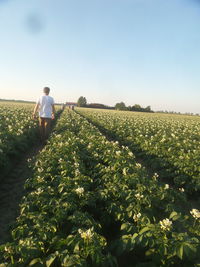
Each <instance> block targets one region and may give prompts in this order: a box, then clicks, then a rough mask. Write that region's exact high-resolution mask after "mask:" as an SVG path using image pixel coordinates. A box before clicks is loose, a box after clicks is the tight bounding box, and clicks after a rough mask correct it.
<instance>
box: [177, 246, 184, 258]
mask: <svg viewBox="0 0 200 267" xmlns="http://www.w3.org/2000/svg"><path fill="white" fill-rule="evenodd" d="M176 255H177V256H178V257H179V258H180V259H181V260H182V259H183V245H182V244H181V245H180V246H179V247H177V248H176Z"/></svg>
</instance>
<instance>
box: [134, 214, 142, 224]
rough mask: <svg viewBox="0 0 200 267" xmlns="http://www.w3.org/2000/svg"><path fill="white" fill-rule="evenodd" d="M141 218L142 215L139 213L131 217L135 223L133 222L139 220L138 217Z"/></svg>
mask: <svg viewBox="0 0 200 267" xmlns="http://www.w3.org/2000/svg"><path fill="white" fill-rule="evenodd" d="M141 216H142V214H141V213H140V212H139V213H138V214H134V215H133V220H134V221H135V222H137V221H138V220H139V219H140V217H141Z"/></svg>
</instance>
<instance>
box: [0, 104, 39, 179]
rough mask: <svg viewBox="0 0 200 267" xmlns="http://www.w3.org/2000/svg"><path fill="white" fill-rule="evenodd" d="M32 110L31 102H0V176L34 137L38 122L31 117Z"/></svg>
mask: <svg viewBox="0 0 200 267" xmlns="http://www.w3.org/2000/svg"><path fill="white" fill-rule="evenodd" d="M32 110H33V105H30V104H23V105H22V104H19V103H10V102H9V103H7V102H0V177H1V176H2V175H3V173H4V172H6V171H7V170H8V169H9V168H10V161H11V159H12V158H13V157H17V156H18V155H19V154H20V153H22V152H24V151H25V150H26V149H27V147H28V145H30V143H31V142H32V140H33V139H34V136H35V134H36V128H37V123H36V122H35V121H33V120H32V118H31V115H32ZM0 180H1V178H0Z"/></svg>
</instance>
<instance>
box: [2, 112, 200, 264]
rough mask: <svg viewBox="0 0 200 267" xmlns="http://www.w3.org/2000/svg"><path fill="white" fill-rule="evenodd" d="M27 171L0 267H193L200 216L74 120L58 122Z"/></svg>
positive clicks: (126, 153)
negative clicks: (31, 169) (185, 210)
mask: <svg viewBox="0 0 200 267" xmlns="http://www.w3.org/2000/svg"><path fill="white" fill-rule="evenodd" d="M34 168H35V174H34V176H33V177H31V178H30V179H28V180H27V182H26V187H27V189H28V191H29V193H28V194H27V195H26V196H24V198H23V200H22V203H21V209H20V215H19V217H18V218H17V223H16V227H15V228H14V229H13V231H12V239H13V241H12V242H10V243H7V244H5V245H3V246H1V248H0V251H1V255H2V256H1V258H0V259H1V262H2V263H1V265H0V266H1V267H3V266H24V267H25V266H48V267H49V266H52V267H53V266H138V267H139V266H154V267H158V266H180V265H182V266H185V267H186V266H187V267H189V266H198V260H199V252H200V251H199V235H200V226H199V218H200V214H199V211H198V210H197V209H192V210H190V211H189V210H188V213H187V214H184V213H183V212H182V210H181V208H180V206H181V205H180V203H181V204H184V203H186V200H185V197H184V194H183V193H182V192H177V191H174V190H173V189H172V188H170V187H169V185H167V184H160V183H159V182H158V180H157V175H156V174H155V175H154V176H153V177H152V178H151V179H150V178H149V177H148V175H147V173H146V170H145V169H144V168H143V167H142V166H141V165H140V164H139V163H137V162H136V161H135V158H134V155H133V153H132V152H131V151H130V150H129V148H128V147H126V146H122V147H121V146H119V144H118V142H110V141H108V140H107V139H106V137H105V136H103V135H102V134H101V133H100V132H99V130H98V129H97V128H96V127H95V126H93V125H92V124H90V123H89V122H88V121H87V120H86V119H84V118H83V117H81V116H80V115H78V114H76V113H74V112H70V113H68V112H67V111H65V112H64V113H63V114H62V115H61V118H60V119H59V121H58V123H57V125H56V127H55V129H54V132H53V134H52V135H51V138H50V140H49V142H48V144H47V146H46V147H45V148H44V149H43V150H42V152H41V153H40V154H39V156H38V158H37V161H36V164H35V166H34Z"/></svg>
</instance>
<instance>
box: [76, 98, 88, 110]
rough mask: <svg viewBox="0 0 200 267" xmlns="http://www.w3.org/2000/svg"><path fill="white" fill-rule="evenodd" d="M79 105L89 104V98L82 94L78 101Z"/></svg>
mask: <svg viewBox="0 0 200 267" xmlns="http://www.w3.org/2000/svg"><path fill="white" fill-rule="evenodd" d="M77 106H78V107H86V106H87V100H86V98H85V97H83V96H80V97H79V99H78V101H77Z"/></svg>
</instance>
